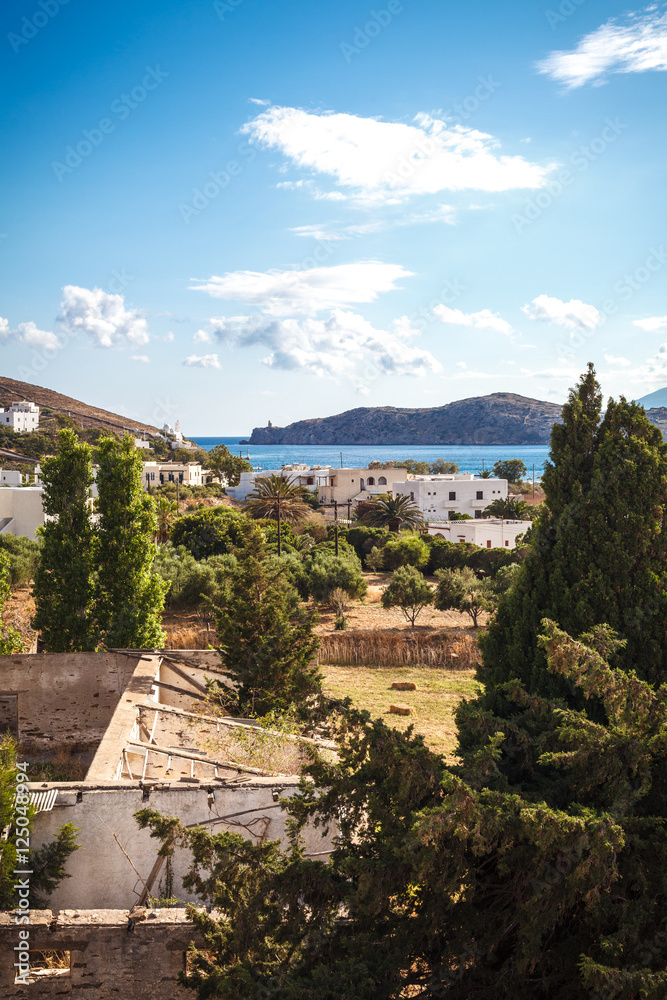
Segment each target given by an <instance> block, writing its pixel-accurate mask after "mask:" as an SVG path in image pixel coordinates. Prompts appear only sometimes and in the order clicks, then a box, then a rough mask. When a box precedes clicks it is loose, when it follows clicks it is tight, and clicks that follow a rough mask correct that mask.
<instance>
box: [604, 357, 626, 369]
mask: <svg viewBox="0 0 667 1000" xmlns="http://www.w3.org/2000/svg"><path fill="white" fill-rule="evenodd" d="M604 359H605V361H606V362H607V364H608V365H612V366H613V367H614V368H626V367H627V366H628V365H629V364H630V363H631V362H630V361H628V359H627V358H622V357H615V356H614V355H613V354H605V356H604Z"/></svg>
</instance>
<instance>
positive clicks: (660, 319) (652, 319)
mask: <svg viewBox="0 0 667 1000" xmlns="http://www.w3.org/2000/svg"><path fill="white" fill-rule="evenodd" d="M633 325H634V326H638V327H639V328H640V330H646V332H647V333H655V332H656V330H664V329H665V328H667V316H649V317H648V318H647V319H636V320H635V321H634V324H633Z"/></svg>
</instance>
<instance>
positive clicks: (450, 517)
mask: <svg viewBox="0 0 667 1000" xmlns="http://www.w3.org/2000/svg"><path fill="white" fill-rule="evenodd" d="M454 514H456V511H455V510H450V512H449V515H448V517H449V520H450V521H451V519H452V517H453V516H454Z"/></svg>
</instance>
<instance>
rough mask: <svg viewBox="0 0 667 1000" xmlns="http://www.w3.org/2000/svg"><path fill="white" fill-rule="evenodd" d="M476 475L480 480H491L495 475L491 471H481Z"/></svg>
mask: <svg viewBox="0 0 667 1000" xmlns="http://www.w3.org/2000/svg"><path fill="white" fill-rule="evenodd" d="M476 475H477V477H478V479H491V478H492V476H493V473H492V472H491V469H480V471H479V472H477V473H476Z"/></svg>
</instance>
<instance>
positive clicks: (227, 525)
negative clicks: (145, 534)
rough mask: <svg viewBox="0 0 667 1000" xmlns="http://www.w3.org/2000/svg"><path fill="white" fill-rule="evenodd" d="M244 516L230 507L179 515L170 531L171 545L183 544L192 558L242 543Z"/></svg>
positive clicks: (203, 557)
mask: <svg viewBox="0 0 667 1000" xmlns="http://www.w3.org/2000/svg"><path fill="white" fill-rule="evenodd" d="M246 523H247V518H246V517H245V516H244V515H243V514H239V513H237V511H233V510H230V509H229V507H211V508H210V509H208V510H198V511H196V513H194V514H186V515H185V517H181V518H179V519H178V521H177V522H176V524H175V525H174V527H173V530H172V533H171V540H172V542H173V544H174V547H176V548H178V547H179V546H180V545H184V546H185V547H186V549H187V550H188V551H189V552H191V553H192V555H193V556H194V557H195V559H205V558H207V557H208V556H222V555H226V554H227V553H229V552H230V551H231V550H232V548H234V546H237V545H242V544H243V532H242V527H243V525H244V524H246Z"/></svg>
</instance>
